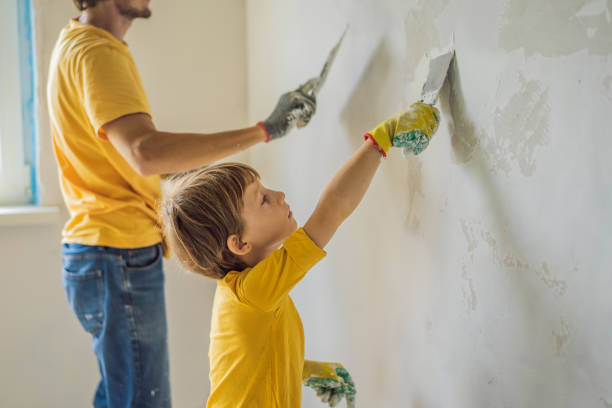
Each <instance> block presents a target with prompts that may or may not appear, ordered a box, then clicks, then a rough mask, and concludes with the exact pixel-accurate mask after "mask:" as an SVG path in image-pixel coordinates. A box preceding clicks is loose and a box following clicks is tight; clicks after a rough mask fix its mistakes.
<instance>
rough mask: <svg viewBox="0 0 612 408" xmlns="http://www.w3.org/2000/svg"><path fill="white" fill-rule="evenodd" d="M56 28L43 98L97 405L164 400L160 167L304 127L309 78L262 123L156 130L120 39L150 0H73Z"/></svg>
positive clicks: (71, 295) (202, 161)
mask: <svg viewBox="0 0 612 408" xmlns="http://www.w3.org/2000/svg"><path fill="white" fill-rule="evenodd" d="M73 1H74V3H75V4H76V6H77V8H78V9H79V10H80V11H81V12H82V13H81V15H80V16H79V17H78V18H76V19H73V20H72V21H71V22H70V24H69V25H68V26H66V27H65V28H64V29H63V30H62V32H61V33H60V36H59V40H58V42H57V44H56V46H55V48H54V50H53V54H52V57H51V64H50V70H49V83H48V104H49V112H50V117H51V124H52V134H53V145H54V150H55V155H56V158H57V162H58V166H59V175H60V180H61V187H62V192H63V195H64V199H65V201H66V204H67V206H68V208H69V210H70V216H71V217H70V220H69V221H68V222H67V224H66V226H65V227H64V231H63V241H62V242H63V245H62V257H63V265H64V271H63V274H62V281H63V284H64V287H65V289H66V293H67V295H68V300H69V302H70V305H71V308H72V309H73V311H74V313H75V314H76V316H77V317H78V319H79V321H80V323H81V325H82V326H83V328H84V329H85V330H86V331H88V332H89V333H90V334H91V335H92V336H93V350H94V353H95V355H96V357H97V359H98V363H99V367H100V373H101V377H102V378H101V381H100V383H99V385H98V388H97V390H96V392H95V396H94V400H93V403H94V406H95V407H169V406H170V386H169V380H168V348H167V340H166V326H167V325H166V312H165V303H164V287H163V281H164V275H163V271H162V263H161V257H162V252H163V249H162V245H161V242H162V237H161V232H160V229H159V227H158V223H157V216H156V211H155V205H156V201H157V200H158V199H159V198H160V175H163V174H169V173H174V172H181V171H187V170H191V169H194V168H198V167H201V166H203V165H206V164H208V163H211V162H213V161H215V160H218V159H221V158H223V157H226V156H229V155H231V154H233V153H237V152H238V151H241V150H243V149H246V148H248V147H250V146H252V145H254V144H256V143H260V142H263V141H269V140H270V139H275V138H278V137H281V136H284V135H285V134H287V133H288V132H289V130H291V129H292V128H293V127H294V126H295V125H296V124H297V125H298V126H300V127H301V126H305V125H306V124H307V123H308V121H309V120H310V118H311V116H312V114H313V113H314V111H315V109H316V102H315V100H314V98H313V97H310V96H308V92H309V89H310V87H311V86H312V84H313V82H312V81H309V82H308V83H307V84H306V85H305V86H303V87H300V88H298V89H297V90H295V91H292V92H288V93H286V94H284V95H282V96H281V98H280V100H279V102H278V104H277V106H276V108H275V110H274V111H273V112H272V114H271V115H270V116H269V117H268V118H267V119H266V120H264V121H263V122H259V123H258V124H257V125H256V126H252V127H249V128H246V129H240V130H233V131H227V132H220V133H214V134H196V133H170V132H164V131H160V130H158V129H156V127H155V125H154V124H153V121H152V119H151V112H150V108H149V103H148V101H147V98H146V95H145V92H144V89H143V86H142V82H141V79H140V76H139V74H138V70H137V68H136V65H135V63H134V60H133V58H132V55H131V53H130V51H129V48H128V46H127V44H126V43H125V42H124V41H123V38H124V36H125V34H126V32H127V30H128V29H129V28H130V26H131V25H132V21H133V20H134V19H136V18H148V17H150V16H151V11H150V9H149V0H73Z"/></svg>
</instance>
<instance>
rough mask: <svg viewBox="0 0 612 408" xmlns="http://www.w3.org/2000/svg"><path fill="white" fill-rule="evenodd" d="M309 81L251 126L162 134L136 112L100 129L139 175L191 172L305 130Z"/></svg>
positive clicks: (312, 106)
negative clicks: (205, 132) (264, 143)
mask: <svg viewBox="0 0 612 408" xmlns="http://www.w3.org/2000/svg"><path fill="white" fill-rule="evenodd" d="M313 81H314V79H311V80H309V81H307V82H306V83H305V84H303V85H301V86H300V87H298V88H297V89H295V90H293V91H289V92H286V93H284V94H283V95H281V97H280V99H279V100H278V103H277V104H276V107H275V108H274V110H273V111H272V113H271V114H270V116H268V118H267V119H265V120H264V121H262V122H259V123H258V124H257V126H252V127H249V128H244V129H238V130H230V131H225V132H219V133H210V134H201V133H170V132H162V131H159V130H157V129H156V128H155V125H154V124H153V120H152V119H151V117H150V116H149V115H147V114H145V113H134V114H130V115H125V116H122V117H120V118H117V119H115V120H113V121H110V122H108V123H105V124H104V125H102V126H101V128H100V131H101V132H103V133H104V134H105V135H106V137H107V138H108V140H110V142H111V143H112V144H113V146H114V147H115V149H117V151H119V153H120V154H121V155H122V156H123V157H124V158H125V159H126V161H127V162H128V163H129V164H130V165H131V166H132V167H133V168H134V170H136V171H137V172H138V173H139V174H140V175H142V176H152V175H155V174H170V173H177V172H182V171H187V170H193V169H196V168H199V167H202V166H204V165H207V164H209V163H212V162H214V161H216V160H219V159H222V158H224V157H227V156H229V155H232V154H234V153H238V152H240V151H242V150H244V149H247V148H249V147H251V146H253V145H254V144H256V143H259V142H263V141H269V140H273V139H278V138H280V137H283V136H285V135H286V134H287V133H289V131H290V130H291V129H293V128H294V127H295V126H296V125H297V126H298V127H304V126H306V125H307V124H308V122H309V121H310V119H311V118H312V115H314V113H315V111H316V108H317V102H316V99H315V98H314V97H313V96H309V95H307V93H306V90H307V89H308V88H309V87H310V86H311V84H312V82H313Z"/></svg>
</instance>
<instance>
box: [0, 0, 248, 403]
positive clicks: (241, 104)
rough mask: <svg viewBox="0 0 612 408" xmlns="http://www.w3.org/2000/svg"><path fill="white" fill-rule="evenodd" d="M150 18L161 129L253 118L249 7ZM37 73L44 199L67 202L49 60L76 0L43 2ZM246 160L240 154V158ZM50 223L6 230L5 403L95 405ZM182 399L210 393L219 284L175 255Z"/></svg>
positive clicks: (180, 8)
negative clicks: (53, 122)
mask: <svg viewBox="0 0 612 408" xmlns="http://www.w3.org/2000/svg"><path fill="white" fill-rule="evenodd" d="M151 8H152V11H153V17H152V18H151V19H150V20H149V21H136V22H135V24H134V26H133V27H132V29H131V30H130V32H129V33H128V36H127V38H126V39H127V41H128V43H129V44H130V48H131V49H132V53H133V54H134V57H135V59H136V63H137V65H138V67H139V69H140V72H141V75H142V77H143V81H144V84H145V89H146V91H147V95H148V97H149V99H150V102H151V105H152V110H153V116H154V121H155V123H156V125H157V126H158V128H160V129H163V130H170V131H172V130H174V131H202V132H208V131H216V130H221V129H227V128H238V127H242V126H245V125H246V123H247V122H246V70H245V64H246V49H245V40H244V38H245V27H244V22H245V8H244V2H243V1H241V0H231V1H223V2H215V1H201V0H200V1H198V0H191V1H181V2H180V4H179V3H176V4H175V2H169V1H154V2H152V3H151ZM34 11H35V14H36V17H35V18H36V23H35V31H36V33H35V35H36V45H37V58H38V68H39V75H40V78H39V82H40V85H41V86H40V88H39V89H38V98H39V103H40V106H39V109H38V113H39V121H40V150H41V154H40V171H39V172H40V178H41V184H42V186H41V187H42V188H41V189H42V201H43V204H44V205H58V206H60V207H61V208H62V209H63V206H64V205H63V202H62V198H61V193H60V192H59V187H58V183H57V171H56V168H55V159H54V157H53V152H52V148H51V140H50V132H49V120H48V116H47V106H46V96H45V94H44V91H45V84H46V77H47V69H48V64H49V56H50V53H51V50H52V48H53V46H54V44H55V41H56V39H57V36H58V34H59V31H60V29H61V28H62V27H63V26H64V25H66V24H67V23H68V21H69V19H70V18H71V17H74V16H76V15H77V14H78V12H77V11H76V9H74V7H73V5H72V2H71V1H70V0H65V1H62V2H58V1H55V0H53V1H52V0H35V2H34ZM238 158H240V157H238ZM61 218H62V219H61V221H60V222H58V223H57V224H53V225H40V226H27V227H24V226H17V227H0V257H1V258H2V259H3V262H2V267H0V287H1V288H2V289H1V293H2V294H1V296H0V321H2V348H1V351H0V361H1V364H0V383H1V384H2V387H1V389H2V391H1V392H0V406H2V407H28V408H30V407H62V408H64V407H66V408H67V407H86V406H91V400H92V398H93V392H94V389H95V387H96V386H97V381H98V379H99V376H98V371H97V370H98V369H97V364H96V361H95V358H94V355H93V353H92V352H91V348H90V337H89V336H88V335H87V334H86V333H84V332H83V331H82V329H81V328H80V326H79V324H78V322H77V320H76V318H75V317H74V316H73V315H72V313H71V312H70V309H69V307H68V303H67V301H66V295H65V293H64V290H63V288H62V286H61V280H60V276H61V259H60V233H61V226H62V224H63V222H64V221H65V219H66V214H65V211H64V214H63V215H62V217H61ZM165 269H166V283H167V284H166V296H167V310H168V324H169V342H170V365H171V367H170V369H171V385H172V393H173V402H174V406H177V407H188V408H189V407H198V406H200V407H201V406H202V405H203V403H204V401H205V399H206V397H207V396H208V390H209V383H208V357H207V352H208V329H209V319H210V306H211V303H212V295H213V293H214V282H212V281H209V280H207V279H204V278H201V277H199V276H195V275H191V274H186V273H185V272H182V271H180V270H179V269H178V268H177V267H176V265H175V264H174V262H172V261H170V262H166V263H165Z"/></svg>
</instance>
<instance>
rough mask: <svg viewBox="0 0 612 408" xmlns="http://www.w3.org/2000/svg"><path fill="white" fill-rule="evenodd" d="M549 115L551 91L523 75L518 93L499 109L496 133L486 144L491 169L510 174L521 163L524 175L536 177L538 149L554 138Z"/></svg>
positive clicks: (494, 126)
mask: <svg viewBox="0 0 612 408" xmlns="http://www.w3.org/2000/svg"><path fill="white" fill-rule="evenodd" d="M549 116H550V107H549V102H548V90H547V89H546V88H545V87H543V86H542V85H541V84H540V83H539V82H538V81H535V80H529V81H528V80H526V79H525V78H524V77H523V76H522V75H519V76H518V83H517V91H516V93H515V94H514V95H512V97H511V98H510V100H509V101H508V103H506V104H505V105H504V106H503V107H498V108H496V109H495V113H494V118H493V133H492V134H488V135H487V136H486V137H485V140H484V141H483V144H482V150H483V153H484V155H485V157H486V158H487V162H488V163H489V166H490V169H491V171H492V172H493V173H494V174H495V173H499V172H503V173H505V174H506V175H509V173H510V172H511V171H512V169H513V167H514V164H517V165H518V168H519V170H520V172H521V174H522V175H523V176H525V177H529V176H532V175H533V174H534V172H535V169H536V159H537V155H536V151H537V149H538V148H539V147H542V146H546V145H547V144H548V143H549V140H550V139H549V136H548V128H549Z"/></svg>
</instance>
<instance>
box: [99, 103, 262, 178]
mask: <svg viewBox="0 0 612 408" xmlns="http://www.w3.org/2000/svg"><path fill="white" fill-rule="evenodd" d="M102 131H103V132H104V134H105V135H106V137H107V138H108V140H109V141H110V142H111V143H112V144H113V146H114V147H115V149H117V151H118V152H119V153H120V154H121V155H122V156H123V157H124V158H125V160H126V161H127V162H128V163H129V164H130V165H131V166H132V168H134V170H136V171H137V172H138V174H140V175H142V176H145V177H146V176H152V175H155V174H168V173H176V172H180V171H186V170H191V169H194V168H197V167H201V166H203V165H205V164H209V163H212V162H214V161H216V160H219V159H222V158H224V157H227V156H229V155H232V154H234V153H238V152H240V151H242V150H244V149H247V148H249V147H251V146H253V145H255V144H256V143H259V142H263V141H266V140H267V135H266V131H265V130H264V129H263V128H262V127H260V126H252V127H249V128H245V129H239V130H230V131H226V132H219V133H211V134H201V133H171V132H163V131H159V130H157V129H156V128H155V125H154V124H153V121H152V120H151V117H150V116H149V115H147V114H144V113H136V114H132V115H126V116H122V117H120V118H118V119H116V120H113V121H112V122H109V123H107V124H105V125H104V126H102Z"/></svg>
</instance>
